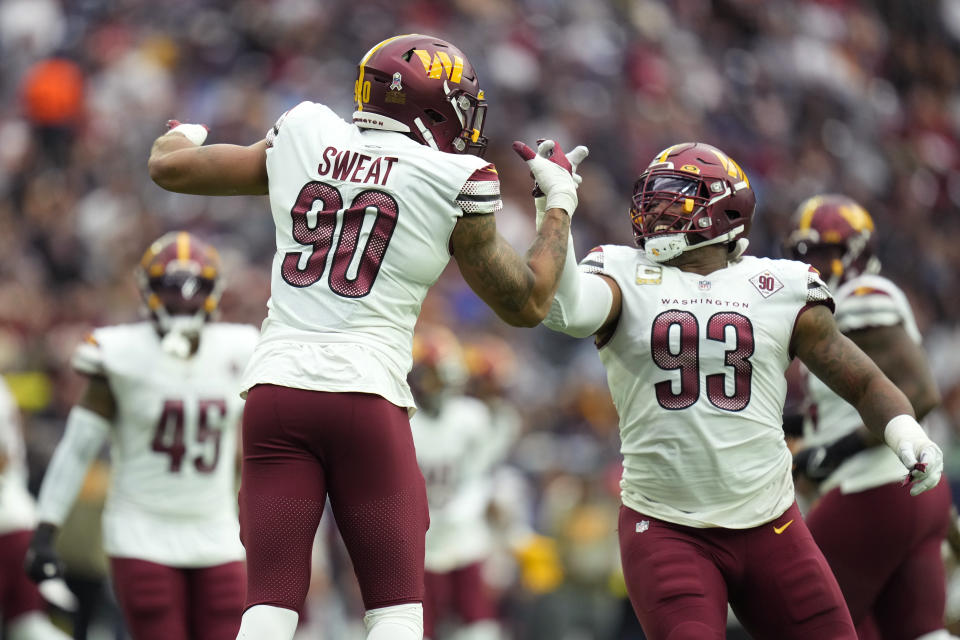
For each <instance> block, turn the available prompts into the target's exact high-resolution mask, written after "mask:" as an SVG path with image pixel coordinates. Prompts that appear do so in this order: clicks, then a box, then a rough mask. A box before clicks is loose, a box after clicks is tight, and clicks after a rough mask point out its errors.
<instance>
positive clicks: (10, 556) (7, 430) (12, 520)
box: [0, 377, 69, 640]
mask: <svg viewBox="0 0 960 640" xmlns="http://www.w3.org/2000/svg"><path fill="white" fill-rule="evenodd" d="M20 429H21V427H20V414H19V411H18V410H17V405H16V401H15V400H14V398H13V395H12V394H11V393H10V390H9V389H8V388H7V384H6V383H5V382H4V381H3V378H2V377H0V620H2V624H3V637H5V638H9V640H67V638H69V636H68V635H67V634H65V633H63V632H62V631H60V630H59V629H57V628H56V627H55V626H53V624H51V623H50V620H48V619H47V615H46V613H45V609H46V603H45V602H44V600H43V597H42V596H41V595H40V591H39V590H38V589H37V585H35V584H33V583H32V582H30V580H29V579H27V575H26V574H25V573H24V572H23V559H24V556H25V555H26V553H27V547H28V546H29V544H30V537H31V535H32V533H33V529H34V527H35V526H36V524H37V518H36V507H35V505H34V501H33V497H32V496H31V495H30V492H29V491H27V463H26V451H25V447H24V443H23V433H22V432H21V430H20Z"/></svg>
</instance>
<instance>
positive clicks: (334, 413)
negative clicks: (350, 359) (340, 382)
mask: <svg viewBox="0 0 960 640" xmlns="http://www.w3.org/2000/svg"><path fill="white" fill-rule="evenodd" d="M328 495H329V497H330V506H331V508H332V509H333V515H334V518H336V521H337V527H338V528H339V530H340V535H341V537H342V538H343V541H344V544H345V546H346V548H347V551H348V552H349V554H350V559H351V560H352V561H353V570H354V573H355V574H356V576H357V580H358V582H359V583H360V593H361V595H362V597H363V604H364V606H365V607H366V608H367V609H376V608H379V607H387V606H391V605H397V604H407V603H413V602H421V601H422V600H423V555H424V537H425V536H426V532H427V525H428V524H429V516H428V513H427V493H426V487H425V485H424V481H423V475H422V474H421V473H420V468H419V467H418V466H417V456H416V452H415V450H414V448H413V436H412V435H411V432H410V421H409V419H408V417H407V412H406V410H405V409H401V408H400V407H397V406H396V405H394V404H391V403H390V402H388V401H387V400H385V399H383V398H381V397H380V396H376V395H370V394H364V393H325V392H320V391H306V390H303V389H291V388H289V387H278V386H273V385H258V386H256V387H254V388H253V389H251V390H250V393H249V394H248V396H247V402H246V406H245V408H244V414H243V471H242V478H241V484H240V538H241V540H242V541H243V544H244V546H245V547H246V550H247V571H248V579H247V600H246V607H248V608H249V607H252V606H253V605H257V604H267V605H272V606H276V607H285V608H287V609H294V610H298V609H300V608H301V605H302V604H303V600H304V598H305V597H306V594H307V587H308V586H309V583H310V559H311V552H312V549H313V539H314V536H315V534H316V531H317V526H318V525H319V524H320V516H321V515H322V513H323V505H324V502H325V500H326V498H327V496H328Z"/></svg>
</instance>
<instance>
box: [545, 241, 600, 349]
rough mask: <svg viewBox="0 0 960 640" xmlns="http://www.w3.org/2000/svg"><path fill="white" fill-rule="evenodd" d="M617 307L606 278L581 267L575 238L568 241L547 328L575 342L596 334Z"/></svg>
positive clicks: (546, 321) (548, 315) (547, 318)
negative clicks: (575, 247)
mask: <svg viewBox="0 0 960 640" xmlns="http://www.w3.org/2000/svg"><path fill="white" fill-rule="evenodd" d="M612 306H613V292H612V291H611V290H610V285H608V284H607V283H606V282H604V280H603V278H601V277H599V276H597V275H594V274H591V273H583V272H581V271H580V269H579V268H578V267H577V259H576V254H575V252H574V250H573V236H572V235H571V236H569V240H568V241H567V259H566V262H565V263H564V265H563V273H562V274H561V276H560V282H559V284H558V285H557V293H556V295H554V298H553V303H552V304H551V305H550V311H549V313H547V317H546V318H544V320H543V324H545V325H546V326H547V327H549V328H551V329H553V330H554V331H560V332H562V333H565V334H567V335H569V336H573V337H574V338H586V337H587V336H592V335H593V334H595V333H596V332H597V331H598V330H599V329H600V327H602V326H603V323H604V322H606V320H607V316H608V315H610V308H611V307H612Z"/></svg>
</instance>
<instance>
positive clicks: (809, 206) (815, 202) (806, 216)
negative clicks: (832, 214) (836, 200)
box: [800, 196, 823, 231]
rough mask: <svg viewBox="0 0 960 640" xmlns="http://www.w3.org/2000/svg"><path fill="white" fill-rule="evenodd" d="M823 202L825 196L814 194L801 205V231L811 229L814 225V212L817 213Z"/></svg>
mask: <svg viewBox="0 0 960 640" xmlns="http://www.w3.org/2000/svg"><path fill="white" fill-rule="evenodd" d="M822 203H823V198H822V197H821V196H813V197H812V198H807V199H806V200H804V201H803V203H802V204H801V205H800V231H809V230H810V227H811V226H812V225H813V214H814V213H816V211H817V209H819V208H820V205H821V204H822Z"/></svg>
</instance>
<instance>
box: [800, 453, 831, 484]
mask: <svg viewBox="0 0 960 640" xmlns="http://www.w3.org/2000/svg"><path fill="white" fill-rule="evenodd" d="M839 462H840V461H835V460H831V459H830V452H829V450H828V449H827V447H824V446H820V447H808V448H806V449H801V450H800V451H798V452H797V453H796V454H794V456H793V477H794V478H797V477H798V476H806V477H807V478H808V479H810V480H812V481H813V482H822V481H823V480H824V479H825V478H826V477H827V476H829V475H830V474H831V473H833V472H834V471H835V470H836V469H837V467H838V466H839V464H838V463H839Z"/></svg>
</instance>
